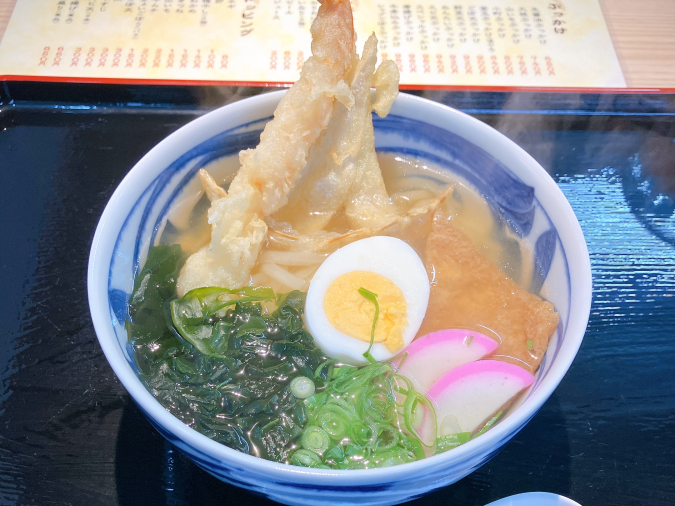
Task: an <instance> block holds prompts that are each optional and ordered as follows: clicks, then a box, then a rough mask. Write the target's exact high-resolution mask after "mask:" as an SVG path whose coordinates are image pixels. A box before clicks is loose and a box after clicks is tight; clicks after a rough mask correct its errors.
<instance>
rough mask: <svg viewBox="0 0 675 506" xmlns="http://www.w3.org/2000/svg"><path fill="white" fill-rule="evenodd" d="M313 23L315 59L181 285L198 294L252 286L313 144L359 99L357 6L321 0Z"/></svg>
mask: <svg viewBox="0 0 675 506" xmlns="http://www.w3.org/2000/svg"><path fill="white" fill-rule="evenodd" d="M321 1H322V4H321V7H320V8H319V12H318V14H317V16H316V19H315V20H314V23H312V28H311V33H312V56H311V57H310V58H309V59H308V60H307V61H306V62H305V64H304V66H303V68H302V73H301V75H300V79H299V80H298V81H297V82H296V83H295V84H294V85H293V87H292V88H291V89H289V90H288V93H286V95H285V96H284V98H283V99H282V100H281V102H280V103H279V106H278V107H277V109H276V111H275V112H274V119H272V121H270V122H269V123H268V124H267V126H266V127H265V130H264V131H263V133H262V134H261V136H260V144H259V145H258V146H257V147H256V148H255V149H248V150H245V151H242V152H241V153H240V154H239V158H240V162H241V168H240V169H239V172H238V173H237V175H236V176H235V178H234V180H233V181H232V184H231V185H230V187H229V190H228V194H227V196H225V197H223V198H220V199H217V200H215V201H213V202H212V204H211V208H210V209H209V213H208V219H209V223H210V224H211V227H212V231H211V242H210V244H208V245H207V246H205V247H203V248H202V249H201V250H199V251H198V252H197V253H195V254H193V255H192V256H191V257H190V258H188V260H187V262H186V263H185V266H184V267H183V270H182V271H181V273H180V276H179V278H178V282H177V285H176V288H177V292H178V295H179V296H181V297H182V296H183V295H184V294H185V293H186V292H188V291H190V290H191V289H193V288H198V287H202V286H222V287H227V288H236V287H239V286H243V285H246V284H248V282H249V279H250V272H251V269H252V268H253V266H254V265H255V262H256V260H257V258H258V254H259V253H260V249H261V247H262V244H263V242H264V241H265V239H266V236H267V224H266V223H265V221H264V218H265V217H266V216H269V215H270V214H272V213H273V212H275V211H277V210H278V209H279V208H281V207H282V206H283V205H284V204H286V201H287V195H288V193H289V192H290V190H291V188H292V187H293V185H294V184H295V182H296V180H297V179H298V176H299V173H300V171H301V170H302V169H303V167H305V165H306V163H307V154H308V151H309V148H310V146H311V145H312V144H313V143H314V141H315V140H316V139H317V138H318V137H319V135H320V134H321V132H322V131H323V130H324V129H325V128H326V126H327V125H328V123H329V121H330V119H331V115H332V111H333V103H334V101H335V100H336V99H337V100H338V101H340V102H341V103H342V104H344V105H345V106H346V107H348V108H350V107H351V106H352V105H353V103H354V97H353V95H352V92H351V90H350V88H349V86H348V85H347V84H346V83H345V82H344V80H343V78H344V77H345V76H346V74H347V73H348V72H349V70H350V65H351V64H352V61H353V60H354V57H355V55H356V47H355V42H356V36H355V34H354V26H353V22H352V11H351V6H350V4H349V0H321Z"/></svg>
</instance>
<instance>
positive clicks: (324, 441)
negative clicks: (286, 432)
mask: <svg viewBox="0 0 675 506" xmlns="http://www.w3.org/2000/svg"><path fill="white" fill-rule="evenodd" d="M300 444H301V445H302V447H303V448H304V449H305V450H310V451H312V452H314V453H316V454H318V455H321V454H322V453H323V452H325V451H326V450H328V446H329V445H330V437H329V436H328V434H326V431H325V430H323V429H322V428H321V427H317V426H316V425H310V426H309V427H306V428H305V431H304V432H303V433H302V438H301V439H300Z"/></svg>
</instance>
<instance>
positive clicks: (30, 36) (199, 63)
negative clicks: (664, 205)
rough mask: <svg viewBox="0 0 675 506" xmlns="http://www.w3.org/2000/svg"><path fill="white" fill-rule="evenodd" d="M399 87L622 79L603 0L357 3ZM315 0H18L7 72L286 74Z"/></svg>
mask: <svg viewBox="0 0 675 506" xmlns="http://www.w3.org/2000/svg"><path fill="white" fill-rule="evenodd" d="M352 7H353V10H354V24H355V29H356V31H357V33H358V34H359V47H361V45H362V44H363V41H364V40H365V39H366V37H367V35H369V34H370V33H372V32H375V33H376V34H377V36H378V38H379V40H380V45H379V48H380V57H381V58H382V59H391V60H394V61H395V62H396V63H397V64H398V66H399V69H400V71H401V84H402V85H404V86H406V85H407V86H409V87H426V86H440V87H443V86H507V87H510V86H515V87H522V86H525V87H526V86H536V87H591V88H592V87H608V88H609V87H625V81H624V79H623V75H622V73H621V68H620V66H619V63H618V59H617V57H616V53H615V52H614V48H613V46H612V43H611V39H610V37H609V33H608V30H607V27H606V25H605V22H604V19H603V16H602V12H601V10H600V6H599V4H598V0H564V1H563V0H550V1H541V0H506V1H502V0H478V1H474V0H452V1H448V2H443V1H439V0H390V1H386V2H378V1H377V0H353V1H352ZM317 8H318V3H317V2H316V1H314V0H312V1H310V0H17V3H16V6H15V8H14V12H13V14H12V17H11V19H10V22H9V25H8V27H7V31H6V32H5V35H4V37H3V40H2V42H1V43H0V76H7V77H8V78H36V79H74V80H77V79H82V80H94V81H110V80H114V81H116V82H120V81H122V82H126V81H129V82H133V81H137V80H140V81H141V82H147V81H156V82H191V83H204V82H214V83H223V84H225V83H251V84H255V83H289V82H293V81H295V80H296V79H297V77H298V75H299V71H300V69H301V68H302V63H303V62H304V61H305V59H306V58H307V57H308V56H309V54H310V53H309V50H310V35H309V27H310V25H311V21H312V19H313V18H314V15H315V14H316V10H317Z"/></svg>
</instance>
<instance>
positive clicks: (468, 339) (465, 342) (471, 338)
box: [464, 336, 473, 346]
mask: <svg viewBox="0 0 675 506" xmlns="http://www.w3.org/2000/svg"><path fill="white" fill-rule="evenodd" d="M472 342H473V336H469V337H467V338H465V339H464V344H466V345H467V346H471V343H472Z"/></svg>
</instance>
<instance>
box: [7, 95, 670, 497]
mask: <svg viewBox="0 0 675 506" xmlns="http://www.w3.org/2000/svg"><path fill="white" fill-rule="evenodd" d="M263 91H264V90H263V89H256V88H196V87H195V88H188V87H185V88H182V87H133V86H124V87H121V86H120V87H113V86H94V85H75V84H62V85H59V84H46V83H41V84H39V83H4V84H3V89H2V91H1V94H0V174H1V177H2V179H1V181H2V184H0V206H1V213H0V223H1V224H2V225H1V226H2V235H1V236H0V251H1V257H0V272H1V273H2V277H1V280H2V284H1V287H0V288H1V289H0V297H1V299H0V300H1V302H0V314H1V315H2V320H1V323H2V333H1V334H0V505H29V504H30V505H32V504H36V505H86V506H95V505H123V506H127V505H154V504H157V505H171V506H174V505H176V506H179V505H204V506H208V505H216V504H218V505H221V504H236V505H265V504H273V503H272V502H271V501H269V500H267V499H264V498H261V497H257V496H254V495H251V494H250V493H248V492H245V491H243V490H240V489H238V488H236V487H233V486H229V485H226V484H224V483H221V482H219V481H217V480H216V479H215V478H212V477H211V476H210V475H208V474H207V473H205V472H204V471H202V470H200V469H199V468H198V467H196V466H195V465H194V464H192V463H191V462H190V461H189V460H188V459H187V458H186V457H184V456H182V455H181V454H180V453H179V452H178V451H177V450H176V449H175V448H174V447H172V446H171V445H170V444H169V443H167V442H165V441H164V440H163V438H162V437H161V436H160V435H159V434H158V433H157V432H156V431H155V430H154V429H153V428H152V427H151V426H150V424H149V423H148V422H147V421H146V419H145V418H144V417H143V415H142V414H141V413H140V411H139V410H138V409H137V408H136V406H135V405H134V403H133V401H132V400H131V398H130V397H129V395H128V394H127V393H126V392H125V390H124V389H123V388H122V386H121V385H120V383H119V382H118V381H117V379H116V378H115V375H114V374H113V372H112V370H111V369H110V367H109V366H108V364H107V362H106V360H105V357H104V356H103V353H102V351H101V349H100V347H99V345H98V341H97V340H96V335H95V334H94V330H93V327H92V323H91V319H90V316H89V308H88V305H87V290H86V269H87V260H88V254H89V247H90V245H91V240H92V237H93V234H94V230H95V227H96V224H97V222H98V219H99V217H100V215H101V212H102V211H103V208H104V206H105V204H106V202H107V200H108V198H109V197H110V196H111V194H112V192H113V190H114V189H115V187H116V185H117V184H118V183H119V182H120V181H121V179H122V178H123V177H124V175H125V174H126V173H127V172H128V171H129V169H130V168H131V167H132V166H133V165H134V164H135V163H136V162H137V161H138V160H139V159H140V158H141V157H142V156H143V154H145V153H146V152H147V151H148V150H149V149H150V148H151V147H152V146H153V145H154V144H156V143H157V142H158V141H160V140H161V139H162V138H164V137H165V136H166V135H168V134H169V133H171V132H173V131H174V130H176V129H177V128H179V127H180V126H182V125H184V124H185V123H187V122H189V121H190V120H192V119H194V118H196V117H198V116H200V115H201V114H204V113H205V112H208V111H209V110H211V109H213V108H215V107H217V106H219V105H222V104H224V103H227V102H230V101H233V100H237V99H240V98H242V97H245V96H247V95H251V94H255V93H260V92H263ZM416 94H420V95H423V96H426V97H427V98H431V99H433V100H437V101H439V102H442V103H445V104H448V105H451V106H453V107H456V108H458V109H460V110H462V111H464V112H467V113H468V114H471V115H473V116H476V117H477V118H479V119H480V120H482V121H485V122H486V123H488V124H490V125H491V126H493V127H495V128H496V129H498V130H499V131H501V132H503V133H504V134H505V135H506V136H508V137H510V138H511V139H513V140H514V141H515V142H516V143H518V144H519V145H521V146H522V147H523V148H524V149H525V150H526V151H528V152H529V153H530V154H531V155H532V156H534V158H536V159H537V160H538V161H539V162H540V163H541V165H542V166H543V167H544V168H546V170H547V171H548V172H549V173H550V174H551V175H552V177H553V178H554V179H555V180H556V182H557V183H558V184H559V186H560V188H561V189H562V191H563V192H564V193H565V195H566V196H567V198H568V199H569V201H570V203H571V204H572V207H573V209H574V211H575V213H576V215H577V217H578V219H579V221H580V223H581V227H582V229H583V231H584V234H585V237H586V241H587V243H588V249H589V252H590V255H591V262H592V267H593V277H594V283H593V290H594V293H593V306H592V309H591V316H590V322H589V325H588V330H587V332H586V336H585V338H584V342H583V344H582V346H581V349H580V351H579V354H578V355H577V357H576V360H575V361H574V363H573V365H572V367H571V369H570V370H569V372H568V374H567V376H566V377H565V378H564V380H563V381H562V383H561V384H560V386H559V387H558V389H557V390H556V391H555V393H554V394H553V395H552V397H551V398H550V399H549V400H548V402H547V403H546V404H545V405H544V407H543V408H542V409H541V411H540V412H539V413H538V414H537V415H536V416H535V417H534V419H533V420H532V421H531V422H530V423H529V424H528V425H527V426H526V427H525V429H524V430H523V431H522V432H521V433H519V434H518V435H517V436H516V437H515V438H514V439H513V440H512V441H511V442H510V443H509V444H508V445H507V446H506V448H505V449H504V450H503V451H502V452H501V453H499V454H498V455H497V456H496V457H495V458H494V459H493V460H492V461H490V462H489V463H488V464H487V465H485V466H483V467H482V468H480V469H479V470H477V471H476V472H474V473H473V474H471V475H469V476H468V477H466V478H464V479H463V480H461V481H459V482H458V483H455V484H454V485H451V486H449V487H446V488H444V489H442V490H439V491H437V492H435V493H433V494H431V495H428V496H426V497H424V498H421V499H418V500H416V501H413V502H412V503H410V504H416V505H420V506H421V505H450V504H452V505H467V506H481V505H484V504H487V503H489V502H491V501H494V500H496V499H499V498H501V497H504V496H508V495H511V494H515V493H520V492H527V491H547V492H555V493H559V494H562V495H565V496H567V497H570V498H572V499H574V500H575V501H577V502H579V503H581V504H582V505H584V506H592V505H617V506H626V505H643V504H644V505H650V506H659V505H672V504H675V96H672V95H635V94H572V93H524V92H520V93H497V92H460V91H452V92H440V91H433V92H423V93H422V92H416Z"/></svg>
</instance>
